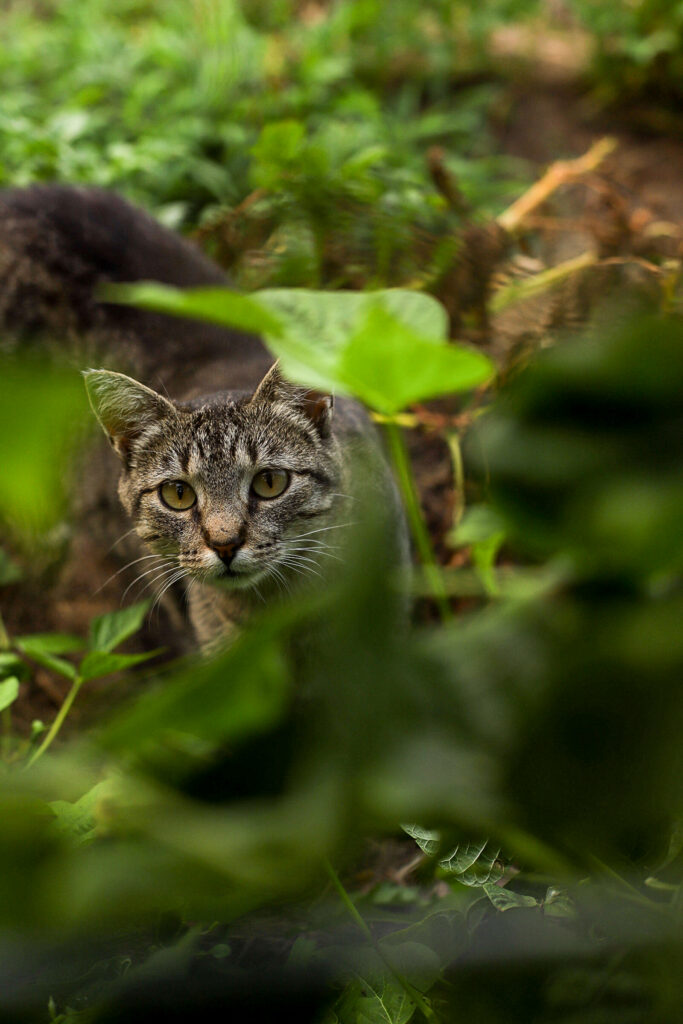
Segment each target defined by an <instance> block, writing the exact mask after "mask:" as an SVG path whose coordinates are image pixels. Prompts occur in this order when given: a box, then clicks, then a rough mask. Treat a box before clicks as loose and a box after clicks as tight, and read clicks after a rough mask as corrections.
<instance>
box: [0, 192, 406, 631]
mask: <svg viewBox="0 0 683 1024" xmlns="http://www.w3.org/2000/svg"><path fill="white" fill-rule="evenodd" d="M136 280H156V281H161V282H164V283H167V284H173V285H178V286H197V285H216V284H226V283H227V282H226V279H225V277H224V275H223V274H222V272H221V271H220V270H219V268H217V267H216V266H214V264H212V263H211V262H210V261H209V260H207V259H206V258H205V257H204V256H203V255H202V254H201V253H200V252H199V251H198V250H196V249H195V248H194V247H193V246H191V245H190V244H188V243H187V242H185V241H183V240H182V239H180V238H178V237H177V236H176V235H174V234H173V233H171V232H169V231H167V230H166V229H164V228H162V227H161V226H160V225H158V224H157V223H156V222H155V221H154V220H153V219H152V218H151V217H149V216H148V215H147V214H145V213H143V212H142V211H140V210H137V209H136V208H134V207H132V206H131V205H130V204H128V203H126V202H125V201H123V200H122V199H120V198H119V197H117V196H115V195H113V194H111V193H108V192H104V191H101V190H96V189H82V188H70V187H63V186H47V187H37V188H32V189H26V190H10V191H7V192H4V193H0V323H1V324H2V325H3V337H4V341H3V342H2V344H3V345H5V346H7V345H8V344H10V345H11V344H15V343H16V340H17V339H19V340H20V341H21V342H22V343H25V342H27V341H29V340H31V341H32V340H34V339H35V337H36V336H37V335H38V336H40V337H41V339H42V340H43V343H47V344H54V343H56V344H58V345H59V346H60V347H61V348H63V347H64V343H65V341H66V342H67V343H68V344H69V345H70V346H71V350H72V352H74V353H75V355H74V359H76V360H77V361H78V362H79V364H80V366H93V365H102V364H104V365H106V366H107V367H110V368H111V369H110V370H98V371H93V372H91V373H89V374H86V384H87V387H88V392H89V395H90V399H91V402H92V404H93V408H94V410H95V412H96V414H97V416H98V418H99V419H100V422H101V423H102V425H103V427H104V429H105V431H106V433H107V434H108V435H109V439H110V441H111V443H112V446H113V448H114V449H115V451H116V453H117V454H118V456H119V459H120V466H118V467H117V465H116V460H115V459H114V458H112V457H111V456H109V455H107V454H105V453H98V454H97V455H96V456H95V457H93V458H92V459H91V460H90V464H89V469H88V471H87V475H86V481H85V488H84V489H85V500H84V501H83V503H82V504H83V512H82V520H83V528H84V529H86V530H87V529H90V530H91V531H93V532H95V533H96V532H97V531H98V530H102V536H103V537H105V536H106V535H107V530H108V528H109V526H110V524H111V523H113V522H115V521H116V516H117V513H116V510H115V507H114V498H113V495H114V494H115V492H116V490H117V487H116V480H117V478H119V470H120V478H119V480H118V494H119V497H120V499H121V503H122V504H123V506H124V508H125V510H126V512H127V513H128V515H129V517H130V520H131V521H132V525H133V527H134V531H133V536H134V537H135V536H137V537H138V538H140V540H141V541H142V543H143V544H144V545H145V548H146V551H145V549H143V548H142V547H140V549H139V551H135V550H134V549H132V548H131V547H130V546H127V549H126V556H127V557H128V558H129V560H131V561H132V557H131V556H133V557H137V558H139V562H138V563H137V565H136V569H137V570H138V574H139V575H140V576H142V573H143V572H144V573H146V574H147V580H148V582H152V583H154V584H155V585H156V586H157V587H160V588H162V589H163V588H164V587H165V586H167V585H168V586H170V585H176V584H180V583H181V581H182V582H187V583H188V584H189V586H188V587H187V600H188V608H189V616H190V619H191V622H192V625H193V627H194V631H195V634H196V636H197V639H198V641H199V643H200V644H201V645H202V646H204V647H211V646H213V645H214V644H216V643H221V642H223V641H224V640H225V639H228V638H229V637H230V635H231V634H232V632H233V631H234V630H235V628H236V627H239V626H240V625H241V624H242V623H243V622H244V620H245V619H246V618H248V616H249V615H250V614H251V611H252V609H253V608H254V607H255V606H261V605H262V603H263V602H266V603H268V602H269V601H272V600H277V599H279V598H280V597H281V596H282V594H283V593H286V592H288V591H289V590H290V589H292V588H295V587H297V586H299V585H300V583H301V582H305V580H306V579H307V578H309V579H311V578H313V577H314V576H316V575H318V574H322V575H323V576H324V574H325V573H326V572H327V571H329V566H330V563H331V564H333V565H334V564H335V562H334V561H333V560H334V559H335V558H336V557H338V544H337V543H336V541H337V538H341V536H342V534H343V532H344V530H343V527H344V525H345V524H346V523H347V522H348V520H349V518H351V517H352V514H351V511H350V509H349V502H350V500H351V499H350V498H349V493H350V490H351V489H353V488H354V487H357V486H358V480H359V475H360V477H362V482H361V484H360V486H361V487H367V488H369V489H370V491H374V492H376V498H377V502H376V503H377V505H378V506H379V507H381V508H382V509H383V511H384V515H385V518H386V523H387V529H388V530H392V531H395V533H396V538H397V543H398V546H399V548H400V547H402V546H404V538H403V535H402V525H401V517H400V513H399V512H398V502H397V500H396V496H395V494H394V488H393V482H392V480H391V476H390V474H389V473H388V471H387V469H386V466H385V465H384V462H383V459H382V457H381V454H380V451H379V448H378V446H377V443H376V439H375V437H374V431H373V428H372V426H371V424H370V423H369V422H368V420H367V417H366V416H365V414H364V413H363V411H362V410H361V409H360V407H359V406H357V405H356V404H355V403H353V402H350V401H348V400H341V401H338V402H337V403H336V404H335V406H334V409H333V410H332V408H331V405H332V403H331V399H330V398H329V396H325V395H320V394H317V393H311V392H305V391H302V390H301V389H297V388H294V387H292V386H291V385H290V384H288V383H287V382H286V381H284V380H283V379H282V378H281V376H280V374H279V372H278V370H277V368H272V358H271V357H270V356H269V354H268V352H267V350H266V349H265V347H264V345H263V344H262V342H261V340H260V339H259V338H257V337H255V336H253V335H249V334H245V333H242V332H239V331H229V330H225V329H221V328H217V327H213V326H210V325H204V324H198V323H195V322H193V321H192V322H191V321H185V320H176V319H172V318H168V317H164V316H160V315H157V314H153V313H148V312H143V311H141V310H135V309H130V308H126V307H121V306H115V305H110V304H105V303H101V302H99V301H98V299H97V298H96V296H95V294H94V290H95V289H96V287H97V286H98V285H100V284H101V283H103V282H107V281H136ZM129 374H130V375H134V378H135V379H133V378H132V377H131V376H128V375H129ZM140 382H144V383H140ZM167 396H171V397H167ZM103 521H104V523H105V524H106V529H103V528H102V522H103ZM120 525H121V524H120V523H119V524H118V525H117V527H116V528H117V529H119V530H120ZM129 525H130V523H129ZM143 551H145V553H144V554H143V553H142V552H143Z"/></svg>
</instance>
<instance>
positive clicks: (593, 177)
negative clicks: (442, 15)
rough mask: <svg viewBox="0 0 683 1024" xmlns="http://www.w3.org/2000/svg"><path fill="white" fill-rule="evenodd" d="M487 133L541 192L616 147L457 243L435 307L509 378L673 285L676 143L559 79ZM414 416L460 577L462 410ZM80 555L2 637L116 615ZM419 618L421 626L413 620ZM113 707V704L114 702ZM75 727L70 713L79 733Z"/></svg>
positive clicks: (25, 700) (116, 590)
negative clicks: (449, 432)
mask: <svg viewBox="0 0 683 1024" xmlns="http://www.w3.org/2000/svg"><path fill="white" fill-rule="evenodd" d="M496 132H497V137H498V139H499V143H500V148H501V151H503V152H505V153H508V154H510V155H512V156H515V157H521V158H524V159H525V160H526V161H528V162H529V163H530V165H531V166H532V167H533V168H535V172H536V176H537V177H538V178H539V179H540V178H542V176H543V174H544V172H545V170H546V168H547V166H548V165H549V164H550V163H552V162H553V161H556V160H558V159H569V158H572V157H578V156H580V155H581V154H584V153H586V152H587V151H588V150H589V149H590V147H591V145H592V144H593V143H595V142H596V140H598V139H600V138H601V137H603V136H605V135H611V136H614V137H615V138H616V142H617V144H616V147H615V149H614V150H613V152H612V154H611V155H610V156H609V157H608V158H607V159H606V160H605V161H604V162H603V163H601V164H600V165H599V166H598V167H597V168H596V169H595V170H594V171H592V172H590V173H588V174H586V175H584V176H582V177H581V178H580V179H578V180H576V181H574V182H573V183H572V184H568V185H566V186H563V187H560V188H559V189H557V190H556V191H553V192H552V194H550V195H549V197H548V199H547V201H546V202H544V203H543V204H542V205H540V206H538V207H537V208H536V209H534V210H533V212H532V213H530V214H529V216H528V217H527V218H525V219H524V221H523V222H522V223H521V225H520V229H519V231H518V232H517V233H515V236H514V237H507V238H505V240H504V244H503V245H498V241H499V233H498V232H497V231H493V234H492V237H494V238H495V239H497V240H498V241H496V246H497V248H496V246H494V252H493V256H491V253H489V254H488V255H486V253H484V256H482V250H481V246H479V248H478V245H479V241H480V240H481V238H482V237H484V238H486V237H488V236H487V235H486V232H487V231H489V233H491V231H492V229H493V228H494V227H495V226H491V225H475V226H473V232H474V233H473V234H472V235H470V236H465V239H464V245H463V249H462V255H461V257H460V259H461V264H460V266H459V267H458V268H456V271H454V275H453V277H452V278H451V280H450V283H449V282H448V281H446V282H445V283H444V289H445V291H444V292H443V294H441V295H440V297H441V298H442V299H443V300H444V301H445V302H446V304H447V306H448V307H449V308H450V310H451V312H452V313H453V322H454V336H455V337H459V338H464V339H466V340H469V341H470V342H472V343H473V344H476V345H480V346H482V347H483V348H484V349H485V350H486V351H488V352H489V353H490V354H492V355H493V357H494V358H495V360H496V362H497V364H498V365H499V367H500V368H501V370H502V377H503V379H504V378H505V376H506V375H507V374H508V373H509V372H513V371H514V369H515V368H516V367H517V366H518V365H519V364H520V363H523V362H524V360H525V359H526V358H527V357H528V355H529V354H530V353H531V352H533V351H534V350H535V349H537V348H538V347H541V346H544V345H547V344H549V343H553V342H554V341H556V340H557V339H559V338H560V337H562V336H563V335H565V334H567V333H568V332H569V333H571V331H572V330H573V329H576V328H578V327H580V326H581V325H582V324H585V323H586V321H587V320H589V319H590V318H591V317H592V316H593V314H594V312H595V310H596V309H597V308H598V306H599V305H600V303H601V302H602V300H603V298H604V295H605V294H606V293H608V292H609V291H610V290H612V289H619V290H620V294H621V295H623V294H625V293H624V288H625V289H626V293H627V294H629V295H630V294H633V295H634V296H636V295H638V294H640V293H643V292H644V293H646V294H650V295H653V294H654V295H661V294H663V289H664V288H665V287H666V283H667V281H669V283H671V282H672V281H675V280H676V278H677V276H678V274H679V271H680V268H679V265H678V262H677V261H678V260H679V259H680V255H681V248H682V239H683V232H682V229H681V225H682V224H683V143H681V142H678V141H676V140H672V139H667V138H661V137H654V136H644V135H637V134H635V133H634V132H632V131H629V130H628V128H627V127H626V126H625V125H624V124H623V123H622V124H619V123H617V122H616V120H615V116H614V115H607V114H605V113H598V112H597V111H596V110H594V109H592V107H591V104H590V101H589V100H587V99H586V98H585V97H584V96H582V94H581V93H580V91H579V90H578V89H576V88H575V87H574V86H572V85H570V84H567V83H566V82H560V83H558V82H557V81H554V80H549V81H548V82H536V83H534V84H533V85H531V84H529V83H528V82H526V83H525V84H520V85H519V86H517V87H516V88H513V89H512V90H511V92H510V94H509V103H508V106H507V109H506V113H505V117H501V119H500V122H499V123H498V124H497V125H496ZM482 231H483V232H484V236H482V234H481V233H482ZM485 249H486V245H484V250H485ZM585 253H591V254H593V256H594V257H595V262H594V263H593V264H591V265H590V266H589V267H588V268H587V269H584V270H582V271H578V272H577V273H575V274H572V275H569V276H567V277H565V278H564V279H563V280H561V281H560V282H559V283H558V284H557V285H556V286H555V287H553V288H552V289H548V290H546V291H544V292H543V294H542V295H541V296H536V297H534V298H530V299H527V300H525V301H521V302H516V303H514V304H513V305H510V306H508V307H507V308H506V309H503V310H502V311H500V312H494V313H492V314H490V315H485V314H482V306H483V304H484V303H487V302H488V300H489V299H490V297H491V295H493V294H495V293H496V290H497V289H500V287H501V286H505V285H508V284H510V282H513V281H515V280H519V281H523V280H524V279H525V278H528V277H530V276H531V275H533V274H537V273H539V272H541V271H543V270H546V269H548V268H551V267H556V266H558V265H559V264H562V263H563V262H564V261H567V260H570V259H573V258H576V257H578V256H581V255H582V254H585ZM463 282H464V283H463ZM449 287H450V289H451V290H450V292H449V291H448V289H449ZM459 289H460V291H459ZM463 308H464V310H465V315H464V316H463V315H462V310H463ZM605 309H607V310H609V306H606V307H605ZM603 315H607V316H609V315H610V314H609V312H608V313H606V314H603ZM482 400H486V398H483V399H482ZM416 413H417V419H418V421H420V422H419V425H418V426H417V428H416V429H412V430H409V431H407V441H408V445H409V450H410V453H411V457H412V459H413V463H414V468H415V473H416V478H417V482H418V486H419V490H420V495H421V499H422V503H423V508H424V511H425V515H426V518H427V523H428V526H429V530H430V533H431V536H432V539H433V543H434V546H435V549H436V551H437V555H438V557H439V559H440V561H441V562H443V563H444V564H452V565H456V564H461V563H462V562H463V560H464V559H466V552H465V553H463V552H456V551H453V550H452V549H451V548H450V547H449V546H448V543H447V539H446V538H447V535H448V532H449V530H450V529H451V527H452V525H453V521H454V516H455V515H456V514H457V513H458V510H459V502H460V501H461V496H456V494H455V493H454V490H453V472H452V466H451V456H450V454H449V449H448V446H447V444H446V442H445V440H444V428H445V427H448V426H450V427H455V428H456V429H458V430H460V431H461V432H464V431H466V429H467V422H468V421H467V415H463V409H462V406H461V402H460V400H458V399H453V400H449V401H440V402H437V403H432V404H430V405H429V406H428V407H427V408H426V409H417V410H416ZM78 544H79V553H78V558H77V559H75V560H72V561H71V563H70V565H71V567H70V569H69V572H68V575H67V577H66V578H64V577H62V579H54V580H48V582H47V584H46V581H45V579H44V578H40V579H37V580H34V581H28V582H26V581H24V582H22V583H20V584H14V585H11V586H9V587H7V588H6V589H5V593H4V595H3V601H4V606H5V607H3V615H4V616H5V617H6V621H7V624H8V627H9V629H10V631H11V632H13V633H15V634H20V633H25V632H32V631H45V630H48V629H59V630H65V631H69V632H71V631H76V632H83V633H85V631H86V629H87V623H88V622H89V620H90V619H91V618H92V616H93V615H96V614H99V613H102V612H105V611H109V610H113V609H115V608H117V607H118V606H119V601H120V598H121V593H122V590H123V586H124V584H123V582H122V581H121V578H120V577H118V578H116V577H115V578H114V579H113V580H112V581H111V582H110V583H108V584H107V585H106V586H104V587H103V588H102V589H101V590H99V592H97V593H95V591H96V589H97V587H99V586H100V584H101V583H102V582H103V581H104V580H105V579H106V576H107V575H109V574H110V573H116V571H117V569H118V568H119V563H118V562H117V561H116V559H115V558H114V557H109V556H107V557H105V558H102V556H101V553H100V552H98V551H97V550H95V549H94V548H93V546H92V545H91V544H90V543H89V541H88V539H87V538H81V539H80V540H79V541H78ZM94 565H96V566H97V570H96V573H97V578H96V579H95V580H93V566H94ZM419 614H420V617H425V616H428V614H429V613H428V611H425V610H424V609H422V611H421V612H420V613H419ZM168 628H169V624H168V623H167V622H164V620H163V615H162V616H161V618H160V620H159V622H158V623H157V625H156V627H154V628H153V629H152V630H151V631H150V633H149V635H148V636H147V638H146V639H145V641H144V642H145V644H146V645H154V646H156V645H157V644H158V643H159V641H161V642H162V643H163V641H164V633H167V631H168ZM63 683H64V684H65V683H66V681H64V680H57V679H56V677H54V676H52V675H51V674H50V673H48V672H46V671H43V670H39V671H38V673H37V675H36V678H35V680H34V681H33V682H32V683H31V684H23V687H24V688H23V692H22V694H21V697H20V700H19V701H18V702H17V704H16V705H15V709H16V716H17V723H18V725H19V728H21V729H23V730H27V729H28V728H29V727H30V723H31V721H32V720H33V719H35V718H40V719H42V720H44V721H50V720H51V719H52V718H53V717H54V714H55V711H56V709H57V708H58V707H59V705H60V704H61V702H62V700H63V697H64V694H65V690H66V688H67V687H66V685H62V684H63ZM115 685H116V684H115V683H111V684H109V689H107V688H105V691H104V693H103V694H102V695H101V700H102V701H103V702H104V703H105V704H106V702H107V700H108V699H109V697H108V693H111V694H113V693H114V692H115ZM113 699H114V700H115V701H117V702H118V700H119V699H120V692H118V693H117V694H116V696H115V697H113ZM78 718H79V715H78V713H77V712H76V713H75V714H74V716H73V719H72V720H73V723H74V724H75V726H76V727H77V725H78Z"/></svg>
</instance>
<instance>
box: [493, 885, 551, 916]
mask: <svg viewBox="0 0 683 1024" xmlns="http://www.w3.org/2000/svg"><path fill="white" fill-rule="evenodd" d="M483 889H484V892H485V893H486V895H487V896H488V898H489V899H490V900H491V903H493V905H494V907H495V908H496V910H500V911H505V910H514V909H517V908H518V907H537V906H538V905H539V903H538V900H537V899H534V897H533V896H524V895H522V893H520V892H512V891H511V890H510V889H504V888H502V887H501V886H500V885H496V884H495V883H494V882H487V884H486V885H484V886H483Z"/></svg>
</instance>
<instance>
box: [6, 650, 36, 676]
mask: <svg viewBox="0 0 683 1024" xmlns="http://www.w3.org/2000/svg"><path fill="white" fill-rule="evenodd" d="M29 675H30V672H29V668H28V665H27V664H26V662H25V661H22V660H21V658H20V657H19V655H18V654H13V653H12V652H11V651H0V678H4V677H5V676H17V677H18V678H19V679H26V678H27V677H28V676H29Z"/></svg>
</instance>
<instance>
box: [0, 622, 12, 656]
mask: <svg viewBox="0 0 683 1024" xmlns="http://www.w3.org/2000/svg"><path fill="white" fill-rule="evenodd" d="M9 648H10V639H9V633H8V632H7V630H6V629H5V623H4V622H3V621H2V615H1V614H0V651H8V650H9Z"/></svg>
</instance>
